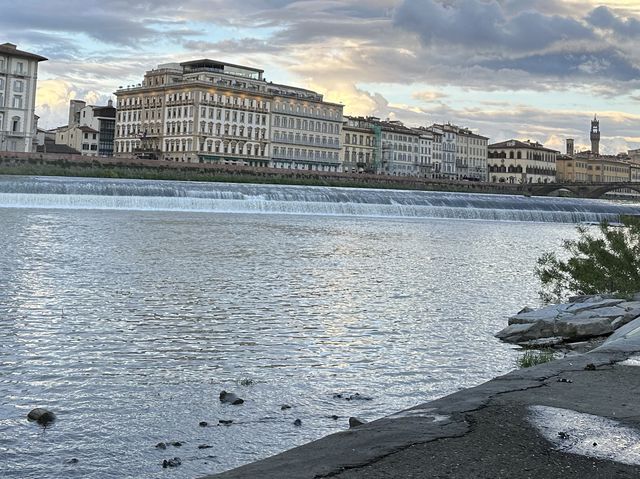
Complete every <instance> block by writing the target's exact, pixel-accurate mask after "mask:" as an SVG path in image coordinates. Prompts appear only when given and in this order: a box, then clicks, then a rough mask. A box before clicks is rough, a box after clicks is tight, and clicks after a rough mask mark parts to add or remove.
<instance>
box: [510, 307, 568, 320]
mask: <svg viewBox="0 0 640 479" xmlns="http://www.w3.org/2000/svg"><path fill="white" fill-rule="evenodd" d="M570 306H571V305H569V304H552V305H550V306H547V307H545V308H542V309H537V310H535V311H529V312H527V313H522V314H517V315H515V316H512V317H511V318H509V324H527V323H537V322H538V321H551V322H552V321H554V320H556V319H558V318H559V317H561V315H563V314H564V313H565V310H566V309H567V308H568V307H570Z"/></svg>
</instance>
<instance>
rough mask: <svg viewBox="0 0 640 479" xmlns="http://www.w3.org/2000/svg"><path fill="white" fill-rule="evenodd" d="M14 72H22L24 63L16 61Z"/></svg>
mask: <svg viewBox="0 0 640 479" xmlns="http://www.w3.org/2000/svg"><path fill="white" fill-rule="evenodd" d="M16 73H18V74H22V73H24V63H23V62H18V63H17V64H16Z"/></svg>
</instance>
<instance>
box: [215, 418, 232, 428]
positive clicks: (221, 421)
mask: <svg viewBox="0 0 640 479" xmlns="http://www.w3.org/2000/svg"><path fill="white" fill-rule="evenodd" d="M218 424H223V425H225V426H230V425H231V424H233V420H232V419H220V420H218Z"/></svg>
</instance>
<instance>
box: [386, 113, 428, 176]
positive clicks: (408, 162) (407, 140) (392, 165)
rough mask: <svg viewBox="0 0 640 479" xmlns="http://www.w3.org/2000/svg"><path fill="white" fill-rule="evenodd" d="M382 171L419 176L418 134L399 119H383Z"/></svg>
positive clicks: (390, 173)
mask: <svg viewBox="0 0 640 479" xmlns="http://www.w3.org/2000/svg"><path fill="white" fill-rule="evenodd" d="M381 128H382V173H385V174H388V175H395V176H419V175H420V170H419V163H420V134H419V133H417V132H416V131H415V130H412V129H410V128H407V127H405V126H404V125H403V124H402V123H401V122H399V121H383V122H381Z"/></svg>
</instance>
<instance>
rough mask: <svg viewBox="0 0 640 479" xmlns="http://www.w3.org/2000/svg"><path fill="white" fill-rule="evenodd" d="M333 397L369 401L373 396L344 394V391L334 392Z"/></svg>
mask: <svg viewBox="0 0 640 479" xmlns="http://www.w3.org/2000/svg"><path fill="white" fill-rule="evenodd" d="M333 399H344V400H345V401H371V400H373V398H370V397H368V396H362V395H360V393H355V394H346V393H336V394H334V395H333Z"/></svg>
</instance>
